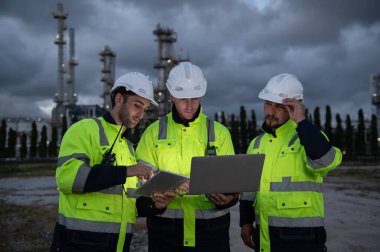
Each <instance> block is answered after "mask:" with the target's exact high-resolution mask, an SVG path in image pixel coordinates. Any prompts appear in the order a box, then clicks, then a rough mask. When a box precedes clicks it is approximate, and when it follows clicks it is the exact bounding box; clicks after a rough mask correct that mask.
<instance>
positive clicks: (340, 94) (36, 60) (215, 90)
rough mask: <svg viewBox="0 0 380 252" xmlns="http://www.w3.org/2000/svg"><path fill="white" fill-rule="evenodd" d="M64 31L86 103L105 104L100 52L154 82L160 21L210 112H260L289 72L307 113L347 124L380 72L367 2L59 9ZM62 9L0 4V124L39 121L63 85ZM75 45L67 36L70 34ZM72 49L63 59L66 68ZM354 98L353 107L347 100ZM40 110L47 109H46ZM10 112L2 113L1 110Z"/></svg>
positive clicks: (172, 2) (373, 5) (377, 22)
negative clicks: (201, 87)
mask: <svg viewBox="0 0 380 252" xmlns="http://www.w3.org/2000/svg"><path fill="white" fill-rule="evenodd" d="M62 2H63V4H64V10H65V12H66V13H68V14H69V15H68V19H67V26H68V27H74V28H75V34H76V35H75V36H76V40H75V43H76V56H77V58H78V61H79V65H78V67H76V90H77V93H78V94H79V102H80V103H86V102H89V101H91V102H94V101H95V103H96V102H98V100H100V98H99V95H100V94H101V92H102V90H103V86H102V83H101V82H100V69H101V63H100V61H99V59H100V58H99V55H98V54H99V52H100V50H102V49H103V47H104V46H105V45H109V46H110V47H111V48H112V50H113V51H114V52H115V53H116V55H117V57H116V67H117V68H116V74H117V76H118V75H120V74H122V73H124V72H126V71H141V72H143V73H145V74H148V75H150V76H151V77H152V79H153V80H156V78H157V77H156V70H155V69H153V65H154V63H155V61H156V57H157V44H156V42H155V41H154V40H155V37H154V35H153V33H152V31H153V30H154V29H155V27H156V25H157V24H158V23H160V24H161V25H162V26H164V27H169V28H172V29H173V30H175V31H176V32H177V42H176V43H175V45H174V49H175V53H177V54H179V53H180V51H179V48H183V49H184V54H185V55H186V54H188V55H189V56H190V59H191V60H192V62H193V63H194V64H197V65H199V66H200V67H201V68H202V70H203V71H204V73H205V76H206V78H207V80H208V84H209V85H208V91H207V94H206V96H205V98H204V99H203V104H204V110H205V111H206V112H207V113H209V114H210V115H212V114H213V113H215V112H216V111H220V110H221V109H223V110H225V111H226V112H227V113H235V114H238V113H239V108H240V106H241V105H245V106H246V110H247V111H250V110H251V109H253V108H254V109H255V110H256V113H257V114H258V118H260V116H261V102H260V101H259V100H258V99H257V94H258V92H259V91H260V90H261V89H262V88H263V86H264V85H265V83H266V82H267V81H268V80H269V78H271V77H272V76H273V75H275V74H278V73H281V72H289V73H293V74H295V75H297V76H298V77H299V79H300V80H301V82H302V83H303V84H304V86H305V100H306V105H307V106H308V108H309V109H310V110H313V109H314V108H315V107H316V106H320V107H321V111H322V112H323V111H324V107H325V106H326V105H330V106H331V107H332V111H333V113H341V114H342V117H344V116H345V114H347V113H351V115H352V116H353V117H356V113H357V110H358V109H359V108H363V109H364V110H365V113H367V114H370V113H372V112H373V111H372V110H371V105H370V92H369V89H370V83H369V78H370V75H371V74H372V73H375V72H379V71H380V62H379V60H378V57H376V56H374V55H379V53H380V15H379V14H378V10H379V9H380V2H379V1H376V0H371V1H370V0H366V1H359V0H358V1H356V0H354V1H344V0H330V1H327V0H324V1H301V0H297V1H279V0H273V1H253V0H252V1H251V0H237V1H228V0H218V1H201V0H196V1H184V0H181V1H179V0H165V1H164V0H162V1H141V0H134V1H117V0H113V1H104V0H94V1H62ZM57 3H58V1H50V0H44V1H20V0H12V1H11V0H8V1H1V2H0V24H1V26H0V37H1V38H2V41H1V42H0V65H1V68H0V87H1V94H2V96H1V100H2V101H1V105H2V107H3V105H4V104H8V103H14V102H17V105H14V106H13V109H12V110H11V111H10V110H9V109H3V108H1V109H0V117H1V116H9V115H14V116H17V115H24V114H25V113H27V114H29V115H31V114H36V115H41V114H42V111H41V110H39V107H43V109H45V110H46V109H47V107H48V105H46V104H48V103H49V101H51V100H52V97H53V96H54V93H55V91H56V90H55V89H56V82H57V47H56V45H54V38H55V34H56V29H57V24H56V21H55V20H54V19H53V17H52V13H53V12H55V11H56V9H57ZM65 38H66V41H67V42H68V33H67V32H66V33H65ZM67 57H68V54H67V46H66V54H65V60H67ZM348 98H349V99H348ZM41 104H42V105H41ZM4 106H5V105H4Z"/></svg>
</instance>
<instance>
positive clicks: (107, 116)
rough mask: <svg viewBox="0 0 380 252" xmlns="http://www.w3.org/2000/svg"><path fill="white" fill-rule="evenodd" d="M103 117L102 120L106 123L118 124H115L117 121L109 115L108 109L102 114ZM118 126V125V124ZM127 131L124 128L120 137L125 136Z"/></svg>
mask: <svg viewBox="0 0 380 252" xmlns="http://www.w3.org/2000/svg"><path fill="white" fill-rule="evenodd" d="M103 119H104V121H106V122H107V123H109V124H112V126H114V127H115V126H119V125H117V123H116V122H115V120H114V119H113V118H112V116H111V113H110V112H109V111H107V112H106V113H105V114H104V115H103ZM119 127H120V126H119ZM119 129H120V128H118V130H119ZM127 131H128V130H124V132H123V134H122V135H121V137H122V138H127V134H128V133H127Z"/></svg>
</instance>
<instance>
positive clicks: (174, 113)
mask: <svg viewBox="0 0 380 252" xmlns="http://www.w3.org/2000/svg"><path fill="white" fill-rule="evenodd" d="M201 110H202V105H199V108H198V111H197V112H196V113H195V115H194V117H193V118H192V119H190V120H183V119H181V118H180V117H179V114H178V111H177V109H176V107H175V105H174V103H173V106H172V117H173V121H174V122H175V123H178V124H182V125H184V126H185V127H189V126H190V123H191V122H194V121H195V120H196V119H197V118H198V117H199V114H200V113H201Z"/></svg>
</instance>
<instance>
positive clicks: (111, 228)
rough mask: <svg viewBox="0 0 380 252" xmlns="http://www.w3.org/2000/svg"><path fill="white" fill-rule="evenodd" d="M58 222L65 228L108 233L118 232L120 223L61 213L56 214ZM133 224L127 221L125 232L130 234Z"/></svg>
mask: <svg viewBox="0 0 380 252" xmlns="http://www.w3.org/2000/svg"><path fill="white" fill-rule="evenodd" d="M58 223H59V224H61V225H63V226H65V227H66V228H67V229H73V230H80V231H89V232H99V233H110V234H118V233H119V232H120V223H115V222H102V221H89V220H81V219H75V218H69V217H65V216H63V215H62V214H59V215H58ZM134 226H135V225H134V224H131V223H127V233H129V234H132V233H133V231H134Z"/></svg>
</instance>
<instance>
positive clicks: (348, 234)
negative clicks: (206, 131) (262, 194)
mask: <svg viewBox="0 0 380 252" xmlns="http://www.w3.org/2000/svg"><path fill="white" fill-rule="evenodd" d="M375 168H376V169H380V167H375ZM378 186H379V181H378V180H371V179H369V180H364V179H362V178H358V177H355V176H332V177H328V178H327V179H326V182H325V184H324V192H325V207H326V210H325V215H326V219H325V225H326V230H327V247H328V250H329V251H333V252H343V251H344V252H346V251H350V252H359V251H366V252H371V251H379V247H380V230H379V227H380V211H379V210H380V191H379V190H377V189H378ZM0 202H1V203H12V204H17V205H30V204H38V205H52V204H57V202H58V197H57V192H56V185H55V178H54V177H31V178H4V179H0ZM231 215H232V218H231V229H230V235H231V251H232V252H245V251H253V250H251V249H249V248H247V247H245V246H244V245H243V243H242V241H241V239H240V228H239V225H238V223H239V212H238V206H235V207H234V208H232V210H231ZM144 222H145V220H144V219H143V218H139V219H138V223H137V226H138V232H137V233H136V235H135V236H134V239H133V242H132V249H131V251H134V252H146V251H147V245H146V244H147V243H146V236H147V235H146V230H145V228H144V227H145V224H144Z"/></svg>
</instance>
